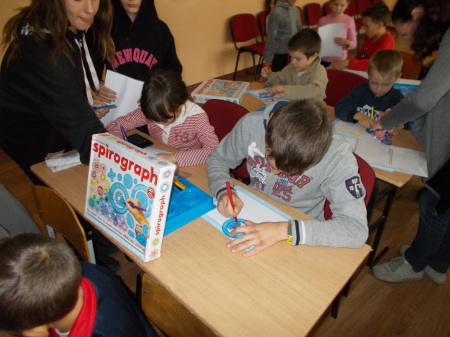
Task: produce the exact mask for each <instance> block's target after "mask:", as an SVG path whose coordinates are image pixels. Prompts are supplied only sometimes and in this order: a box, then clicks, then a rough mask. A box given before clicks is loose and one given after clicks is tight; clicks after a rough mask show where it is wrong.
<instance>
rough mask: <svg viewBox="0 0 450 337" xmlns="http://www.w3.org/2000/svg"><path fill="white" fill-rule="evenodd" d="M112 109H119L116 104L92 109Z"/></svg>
mask: <svg viewBox="0 0 450 337" xmlns="http://www.w3.org/2000/svg"><path fill="white" fill-rule="evenodd" d="M110 108H117V105H115V104H108V105H102V106H94V107H93V108H92V109H94V110H100V109H110Z"/></svg>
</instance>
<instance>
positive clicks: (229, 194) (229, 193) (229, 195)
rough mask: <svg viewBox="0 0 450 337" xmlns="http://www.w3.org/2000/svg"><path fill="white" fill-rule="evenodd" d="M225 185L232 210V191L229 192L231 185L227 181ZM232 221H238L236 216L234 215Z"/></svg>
mask: <svg viewBox="0 0 450 337" xmlns="http://www.w3.org/2000/svg"><path fill="white" fill-rule="evenodd" d="M226 185H227V191H228V198H229V199H230V203H231V207H233V211H234V202H233V192H231V186H230V183H229V182H228V181H227V182H226ZM234 221H235V222H236V223H238V219H237V216H235V217H234Z"/></svg>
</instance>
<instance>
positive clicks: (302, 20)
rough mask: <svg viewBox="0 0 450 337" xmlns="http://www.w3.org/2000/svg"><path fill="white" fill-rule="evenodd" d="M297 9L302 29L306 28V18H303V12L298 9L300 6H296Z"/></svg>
mask: <svg viewBox="0 0 450 337" xmlns="http://www.w3.org/2000/svg"><path fill="white" fill-rule="evenodd" d="M295 7H297V9H298V14H299V15H300V23H301V24H302V27H304V26H305V24H306V21H305V17H304V16H303V11H302V9H301V8H300V7H298V6H295Z"/></svg>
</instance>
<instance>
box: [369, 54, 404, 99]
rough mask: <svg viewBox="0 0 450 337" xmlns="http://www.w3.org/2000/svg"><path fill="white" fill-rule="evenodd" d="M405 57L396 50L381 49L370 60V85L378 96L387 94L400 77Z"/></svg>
mask: <svg viewBox="0 0 450 337" xmlns="http://www.w3.org/2000/svg"><path fill="white" fill-rule="evenodd" d="M402 67H403V58H402V56H401V55H400V53H399V52H397V51H395V50H379V51H377V52H376V53H375V54H373V55H372V57H371V58H370V61H369V70H368V75H369V86H370V90H372V92H373V93H374V94H375V96H377V97H381V96H384V95H386V94H387V93H388V92H389V91H390V90H391V89H392V86H393V85H394V82H395V81H397V79H398V78H399V77H400V75H401V73H402Z"/></svg>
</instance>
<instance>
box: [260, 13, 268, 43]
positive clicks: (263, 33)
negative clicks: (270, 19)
mask: <svg viewBox="0 0 450 337" xmlns="http://www.w3.org/2000/svg"><path fill="white" fill-rule="evenodd" d="M268 15H269V11H268V10H265V11H262V12H261V13H259V14H258V25H259V33H260V34H261V38H262V39H263V40H264V39H265V37H266V36H267V30H266V21H267V16H268Z"/></svg>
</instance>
